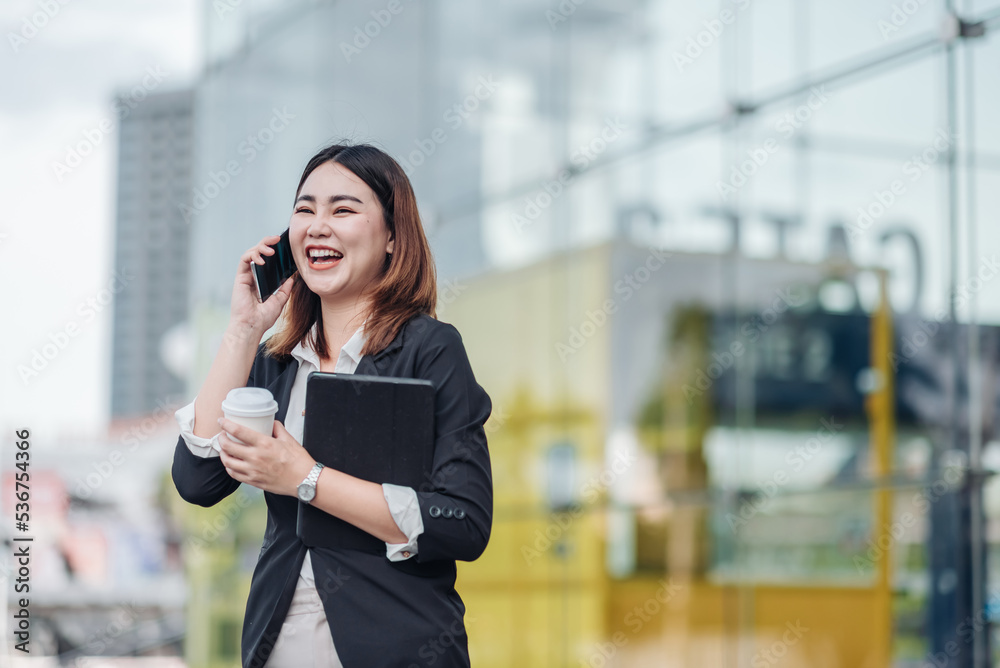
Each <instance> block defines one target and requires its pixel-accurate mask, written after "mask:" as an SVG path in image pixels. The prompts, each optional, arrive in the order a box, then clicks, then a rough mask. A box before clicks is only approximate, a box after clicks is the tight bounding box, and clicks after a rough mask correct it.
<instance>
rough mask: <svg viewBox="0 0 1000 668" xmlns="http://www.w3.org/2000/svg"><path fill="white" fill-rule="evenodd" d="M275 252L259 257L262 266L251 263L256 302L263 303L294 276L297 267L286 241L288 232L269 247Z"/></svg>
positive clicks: (283, 233)
mask: <svg viewBox="0 0 1000 668" xmlns="http://www.w3.org/2000/svg"><path fill="white" fill-rule="evenodd" d="M268 245H269V246H271V248H273V249H274V250H275V252H274V254H272V255H263V254H262V255H261V257H262V258H264V264H257V263H256V262H255V263H253V279H254V283H255V284H256V285H257V301H260V302H264V301H267V298H268V297H270V296H271V295H273V294H274V293H275V292H277V291H278V288H280V287H281V284H282V283H284V282H285V280H286V279H287V278H288V277H289V276H291V275H292V274H294V273H295V272H296V270H297V269H298V267H296V266H295V258H293V257H292V245H291V243H290V242H289V241H288V230H287V229H286V230H285V231H284V232H282V233H281V238H280V239H278V243H277V244H274V245H271V244H268Z"/></svg>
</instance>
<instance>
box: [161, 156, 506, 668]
mask: <svg viewBox="0 0 1000 668" xmlns="http://www.w3.org/2000/svg"><path fill="white" fill-rule="evenodd" d="M292 209H293V210H292V213H291V219H290V221H289V242H290V244H291V248H292V256H293V258H294V259H295V264H296V266H297V268H298V271H297V272H296V273H295V274H294V275H293V276H292V277H291V278H289V279H287V280H286V281H285V283H284V284H283V285H282V287H281V288H280V289H279V290H278V291H277V292H275V293H274V294H273V295H272V297H271V298H269V299H267V300H266V301H264V302H258V301H257V299H256V295H255V294H254V292H253V283H252V279H251V274H250V271H251V267H250V265H251V264H252V263H257V264H260V263H262V262H263V258H262V256H263V255H264V254H269V255H270V254H273V253H274V252H275V251H274V249H273V248H272V247H271V246H269V245H268V242H272V243H273V241H274V239H275V237H266V238H265V239H263V240H261V242H260V243H259V244H258V245H257V246H255V247H253V248H251V249H249V250H248V251H247V252H246V253H244V254H243V256H242V257H241V258H240V263H239V265H238V269H237V276H236V281H235V283H234V286H233V298H232V306H231V315H230V325H229V327H228V328H227V330H226V335H225V340H224V345H222V346H220V348H219V352H218V353H217V355H216V358H215V361H214V362H213V365H212V368H211V369H210V371H209V374H208V377H207V378H206V379H205V383H204V385H203V386H202V389H201V392H199V394H198V396H197V397H196V398H195V400H194V401H193V402H192V403H191V404H189V405H188V406H185V407H184V408H182V409H180V410H178V411H177V414H176V417H177V421H178V424H179V425H180V427H181V435H180V438H179V439H178V442H177V447H176V449H175V451H174V463H173V469H172V476H173V480H174V484H175V485H176V487H177V490H178V492H179V493H180V495H181V497H182V498H183V499H185V500H186V501H188V502H190V503H195V504H198V505H202V506H212V505H215V504H216V503H218V502H219V501H221V500H222V499H224V498H225V497H226V496H228V495H229V494H231V493H232V492H233V491H235V490H236V489H237V488H238V487H239V486H240V484H241V483H246V484H249V485H253V486H255V487H258V488H260V489H261V490H263V491H264V498H265V501H266V503H267V508H268V513H267V528H266V531H265V536H264V543H263V545H262V547H261V552H260V556H259V558H258V562H257V566H256V568H255V569H254V574H253V578H252V580H251V585H250V595H249V598H248V599H247V613H246V619H245V621H244V625H243V639H242V646H243V665H244V666H245V667H247V668H249V667H250V666H257V668H260V667H261V666H266V667H267V668H283V667H285V666H295V667H296V668H300V667H307V666H333V667H337V666H344V665H346V666H360V665H363V666H369V667H378V666H384V667H386V668H388V667H389V666H398V665H403V664H404V663H406V662H409V661H411V660H413V658H414V657H416V656H421V657H426V656H428V652H431V655H430V656H433V658H434V660H435V661H436V660H437V659H440V660H441V663H440V664H439V665H447V666H456V667H460V666H468V665H469V655H468V637H467V636H466V633H465V625H464V615H465V605H464V603H463V601H462V599H461V597H460V596H459V595H458V592H457V591H456V590H455V580H456V573H457V571H456V566H455V562H456V560H463V561H473V560H475V559H478V558H479V556H480V555H481V554H482V553H483V551H484V550H485V549H486V545H487V543H488V541H489V537H490V532H491V528H492V521H493V482H492V472H491V466H490V456H489V451H488V448H487V443H486V434H485V429H484V425H485V423H486V420H487V419H488V418H489V416H490V413H491V412H492V403H491V401H490V398H489V395H487V393H486V391H485V390H483V388H482V387H481V386H480V385H479V384H478V383H477V382H476V379H475V376H474V375H473V372H472V368H471V366H470V364H469V359H468V356H467V354H466V351H465V347H464V344H463V342H462V337H461V335H460V334H459V333H458V330H457V329H456V328H455V327H454V326H452V325H450V324H447V323H443V322H440V321H438V320H437V319H436V317H435V302H436V285H435V281H436V277H435V272H434V262H433V258H432V257H431V253H430V247H429V245H428V243H427V239H426V237H425V235H424V231H423V227H422V225H421V223H420V217H419V214H418V212H417V205H416V198H415V196H414V194H413V189H412V187H411V186H410V182H409V180H408V179H407V178H406V175H405V174H404V173H403V171H402V170H401V168H400V167H399V165H398V164H397V163H396V162H395V160H393V159H392V158H391V157H389V156H388V155H386V154H385V153H384V152H382V151H380V150H379V149H376V148H374V147H372V146H368V145H343V144H337V145H334V146H330V147H327V148H325V149H323V150H322V151H320V152H319V153H318V154H316V155H315V156H314V157H313V158H312V159H311V160H310V161H309V163H308V164H307V165H306V168H305V170H304V172H303V174H302V178H301V180H300V181H299V186H298V189H297V190H296V193H295V198H294V200H293V207H292ZM279 316H283V318H284V320H283V322H282V324H281V326H280V327H279V328H278V331H277V333H276V334H275V335H273V336H272V337H271V338H269V339H268V340H267V341H266V342H264V343H260V340H261V338H262V336H263V334H264V332H266V331H267V330H268V329H269V328H270V327H271V326H272V325H274V323H275V322H276V321H277V319H278V317H279ZM314 371H333V372H336V373H343V374H347V373H358V374H360V375H376V376H395V377H400V378H416V379H423V380H427V381H430V382H431V384H432V385H433V386H434V389H435V401H434V444H433V448H434V455H433V465H432V469H431V471H430V472H429V473H428V480H432V481H434V482H433V485H424V486H421V489H420V490H419V492H418V491H417V490H416V489H413V488H411V487H405V486H401V485H394V484H390V483H388V482H384V481H380V480H364V479H361V478H358V477H354V476H351V475H349V474H347V473H344V472H343V471H339V470H336V469H335V468H333V467H331V466H322V464H321V463H320V462H317V461H316V460H315V459H313V457H312V456H311V455H310V454H309V453H308V452H307V451H306V450H305V448H303V447H302V445H301V443H302V434H303V426H304V415H303V414H304V411H303V408H304V406H305V393H306V381H307V379H308V376H309V374H311V373H312V372H314ZM243 386H247V387H260V388H265V389H267V390H269V391H270V392H271V393H272V394H273V396H274V398H275V399H276V400H277V402H278V411H277V415H276V416H275V421H274V429H273V433H272V435H266V434H260V433H257V432H255V431H253V430H251V429H248V428H245V427H243V426H241V425H239V424H236V423H234V422H232V421H231V420H226V419H224V418H222V410H221V403H222V400H223V399H224V398H225V397H226V395H227V394H228V393H229V391H230V390H232V389H234V388H236V387H243ZM329 409H330V411H333V412H335V411H336V410H337V406H330V408H329ZM347 417H348V416H345V419H346V418H347ZM220 426H221V427H222V429H223V431H221V432H220V431H218V428H219V427H220ZM237 439H238V440H237ZM414 447H418V444H414ZM302 503H307V504H311V505H313V506H315V507H316V508H318V509H319V510H321V511H323V512H326V513H329V514H331V515H334V516H336V517H338V518H340V519H342V520H344V521H346V522H349V523H351V524H353V525H354V526H356V527H358V528H359V529H361V530H362V531H364V532H366V533H367V534H370V536H371V537H372V538H371V540H370V541H369V542H367V543H365V544H364V546H362V547H358V546H353V545H352V546H351V547H350V548H347V547H344V548H342V549H334V548H323V547H313V548H307V547H306V546H305V544H303V542H302V541H301V540H300V539H299V537H298V536H297V535H296V523H297V516H298V508H299V504H302ZM314 566H315V568H314ZM444 636H447V637H449V638H451V643H450V644H449V645H448V646H447V647H444V648H442V647H440V646H439V645H438V644H437V643H438V641H439V639H440V638H442V637H444Z"/></svg>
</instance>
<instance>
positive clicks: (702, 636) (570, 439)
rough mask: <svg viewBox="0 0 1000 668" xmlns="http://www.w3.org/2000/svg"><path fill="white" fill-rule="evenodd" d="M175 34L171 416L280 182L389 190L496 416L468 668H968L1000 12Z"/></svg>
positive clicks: (338, 14)
mask: <svg viewBox="0 0 1000 668" xmlns="http://www.w3.org/2000/svg"><path fill="white" fill-rule="evenodd" d="M203 11H204V17H203V18H204V24H205V40H206V49H205V53H206V70H205V73H204V77H203V80H202V81H201V82H200V84H199V86H198V90H197V93H196V101H195V113H194V164H195V167H194V172H193V174H194V176H193V183H194V188H193V189H192V191H191V197H190V201H185V202H182V203H178V204H179V207H180V208H181V210H182V212H183V213H184V215H185V217H186V219H187V221H188V222H189V223H190V225H191V239H192V242H191V244H192V245H191V253H190V255H191V272H192V273H191V276H190V286H191V287H190V294H189V301H190V306H191V312H192V314H193V318H194V325H195V331H196V332H197V336H198V348H197V350H198V367H197V370H196V374H195V375H196V377H195V378H192V379H191V383H192V384H191V387H192V388H197V387H199V386H200V383H201V381H202V380H203V378H204V375H205V374H206V373H207V370H208V368H209V365H210V364H211V360H212V355H213V354H214V350H215V347H216V346H217V345H218V341H219V336H220V335H221V332H222V329H223V327H224V325H225V322H226V319H227V318H228V312H229V296H230V293H231V290H232V282H233V275H234V273H233V272H234V270H235V265H236V260H237V258H238V257H239V255H240V254H241V253H242V252H243V251H244V250H245V249H246V248H249V247H250V246H252V245H253V244H255V243H257V242H258V241H259V240H260V239H261V238H262V237H263V236H265V235H269V234H276V233H279V232H280V231H281V230H283V229H284V228H285V227H286V226H287V222H288V218H289V216H290V214H291V205H292V198H293V195H294V190H295V187H296V185H297V183H298V178H299V176H300V175H301V171H302V169H303V167H304V165H305V163H306V161H307V159H308V158H309V157H310V156H311V155H312V154H313V153H314V152H315V151H316V150H318V149H319V148H320V147H321V146H322V145H324V144H326V143H328V142H331V141H334V140H339V139H348V140H354V141H370V142H373V143H375V144H376V145H379V146H380V147H382V148H384V149H385V150H386V151H388V152H389V153H390V154H392V155H393V156H394V157H396V159H397V160H398V161H399V162H400V163H401V164H402V165H403V166H404V169H405V170H406V171H407V173H408V174H409V176H410V178H411V180H412V182H413V184H414V187H415V190H416V192H417V196H418V200H419V203H420V207H421V214H422V217H423V220H424V224H425V228H426V230H427V232H428V236H429V239H430V240H431V244H432V248H433V251H434V254H435V258H436V261H437V267H438V281H439V286H438V287H439V291H440V298H439V303H440V305H439V317H440V319H442V320H445V321H448V322H453V323H454V324H455V325H456V326H457V327H458V328H459V329H460V331H462V333H463V338H464V340H465V343H466V347H467V349H468V350H469V353H470V358H471V360H472V364H473V368H474V370H475V371H476V374H477V378H478V379H479V380H480V382H481V383H482V384H483V386H484V387H485V388H486V389H487V391H488V392H489V393H490V395H491V398H492V399H493V402H494V408H495V410H494V415H493V417H491V421H490V423H489V424H488V431H489V434H490V448H491V454H492V456H493V460H494V486H495V495H496V496H495V509H494V511H495V521H494V534H493V537H492V538H491V545H490V548H488V550H487V552H486V554H485V555H484V556H483V557H482V558H481V559H480V560H478V561H476V562H473V563H469V564H465V563H460V578H459V580H460V581H459V592H460V593H461V594H462V596H463V598H464V599H465V600H466V603H467V605H468V615H469V618H470V619H471V618H475V619H476V620H477V621H475V622H474V623H469V621H468V620H467V626H468V629H469V634H470V650H471V652H472V655H473V662H474V664H475V665H479V666H510V665H521V666H529V665H530V666H569V665H574V666H576V665H587V666H612V665H614V666H651V665H657V666H660V665H662V666H689V665H705V666H715V665H718V666H732V667H737V666H740V667H742V666H754V667H756V666H763V665H767V666H771V665H786V666H851V667H854V666H890V665H897V666H923V665H940V666H985V665H992V663H991V661H994V658H993V657H994V656H1000V647H998V643H996V642H995V641H994V640H993V631H992V626H991V622H992V619H993V616H994V615H995V614H996V613H995V611H996V608H997V605H998V604H1000V596H998V593H1000V583H998V580H997V567H998V566H1000V564H998V563H997V558H998V556H1000V553H998V552H997V543H998V541H1000V533H998V531H1000V496H998V495H1000V488H998V487H997V486H996V481H995V480H994V479H993V478H992V471H993V469H994V468H1000V436H998V434H997V430H996V429H997V424H998V423H997V415H998V413H997V409H998V408H1000V402H998V396H997V395H998V392H997V390H998V387H1000V386H998V369H1000V360H998V357H1000V334H998V329H997V326H998V325H1000V279H998V280H994V279H995V277H996V275H997V274H998V273H1000V264H998V251H1000V225H998V224H997V221H996V212H997V211H998V210H1000V125H998V124H997V123H996V122H994V121H991V120H990V119H991V118H995V117H994V116H993V112H990V111H989V110H990V109H996V108H997V106H998V103H1000V75H998V72H1000V38H998V30H1000V3H998V2H996V1H995V0H977V1H972V2H942V1H941V0H903V1H897V2H863V1H861V0H847V1H845V2H838V3H824V2H817V1H815V0H795V1H793V0H733V1H732V2H729V1H724V2H718V3H716V2H661V1H659V0H616V1H613V2H612V1H611V0H562V1H561V2H556V1H555V0H553V1H552V2H534V1H532V2H529V1H528V0H512V1H511V2H504V3H487V2H469V1H464V2H460V1H458V0H425V1H423V2H419V3H418V2H413V1H412V0H389V1H379V0H376V1H374V2H359V3H345V2H297V3H295V2H287V3H279V2H251V1H250V0H244V1H243V2H241V3H232V2H208V1H206V2H205V3H204V10H203ZM251 542H252V541H251ZM247 549H248V550H249V551H251V552H254V553H255V551H256V547H255V546H254V545H250V547H249V548H247ZM244 561H249V562H251V563H252V561H253V560H252V559H249V560H244ZM234 605H235V606H236V607H238V605H236V603H235V602H234ZM233 637H234V638H236V639H237V640H238V637H236V636H233Z"/></svg>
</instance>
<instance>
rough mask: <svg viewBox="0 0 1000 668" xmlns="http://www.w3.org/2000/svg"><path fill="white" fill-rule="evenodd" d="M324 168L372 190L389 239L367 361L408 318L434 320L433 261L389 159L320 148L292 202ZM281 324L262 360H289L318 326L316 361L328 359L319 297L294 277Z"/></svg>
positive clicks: (343, 147) (350, 147) (371, 150)
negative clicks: (335, 168) (336, 167)
mask: <svg viewBox="0 0 1000 668" xmlns="http://www.w3.org/2000/svg"><path fill="white" fill-rule="evenodd" d="M327 162H335V163H337V164H340V165H343V166H344V167H345V168H347V169H348V170H350V171H351V172H352V173H354V174H355V175H356V176H357V177H358V178H359V179H361V180H362V181H364V182H365V184H366V185H367V186H368V187H369V188H371V189H372V192H374V193H375V195H376V196H377V197H378V201H379V204H381V206H382V218H383V219H384V220H385V224H386V226H387V227H388V229H389V233H390V234H391V235H392V236H393V237H394V239H395V241H394V242H393V249H392V250H393V252H392V253H386V256H385V264H384V265H383V267H382V273H381V275H380V277H379V279H378V283H377V284H376V286H375V289H374V291H373V298H372V307H371V311H370V312H369V313H368V314H367V317H368V322H367V324H366V325H365V336H366V338H367V340H366V341H365V345H364V348H362V350H361V354H362V355H372V354H374V353H377V352H378V351H380V350H382V349H383V348H385V347H386V346H387V345H389V343H390V342H392V340H393V339H394V338H395V337H396V335H397V334H398V332H399V329H400V327H402V326H403V323H405V322H406V321H407V320H409V319H410V318H411V317H412V316H414V315H416V314H418V313H426V314H428V315H430V316H431V317H432V318H437V314H436V306H437V274H436V270H435V268H434V258H433V257H432V255H431V249H430V245H429V244H428V243H427V237H426V236H425V235H424V228H423V225H422V224H421V222H420V213H419V212H418V211H417V198H416V196H415V195H414V194H413V186H411V185H410V180H409V179H408V178H407V177H406V174H405V173H404V172H403V169H402V168H401V167H400V166H399V163H397V162H396V161H395V160H394V159H393V158H392V156H390V155H388V154H387V153H385V152H384V151H382V150H381V149H378V148H375V147H374V146H372V145H370V144H348V143H337V144H333V145H331V146H327V147H325V148H323V149H322V150H321V151H320V152H319V153H317V154H316V155H314V156H313V157H312V158H311V159H310V160H309V162H308V163H307V164H306V168H305V170H304V171H303V172H302V178H301V179H299V186H298V188H297V189H296V190H295V199H298V196H299V194H300V192H301V191H302V185H303V184H304V183H305V182H306V179H307V178H309V175H310V174H312V172H313V170H314V169H316V168H317V167H319V166H320V165H322V164H324V163H327ZM295 199H293V200H292V201H293V203H294V201H295ZM282 318H283V324H282V326H281V327H280V328H279V330H278V331H277V332H276V333H275V334H274V335H273V336H271V337H270V338H269V339H268V340H267V341H266V342H265V350H266V351H267V354H269V355H274V356H279V357H283V356H287V355H290V354H291V352H292V349H293V348H295V346H296V345H297V344H298V343H300V342H304V339H305V337H306V335H307V334H308V333H309V330H310V329H311V328H312V326H313V324H315V323H317V322H318V323H319V327H317V328H316V337H315V340H314V341H312V346H313V349H314V350H315V351H316V353H317V354H318V355H319V357H320V358H321V359H327V358H330V357H331V351H330V347H329V345H328V344H327V341H326V335H325V332H324V331H323V311H322V307H321V300H320V297H319V295H317V294H316V293H315V292H313V291H312V290H310V289H309V286H307V285H306V283H305V281H304V280H302V277H301V275H300V274H299V273H298V272H296V273H295V275H294V279H293V285H292V292H291V294H290V295H289V298H288V303H287V304H285V308H284V310H283V311H282ZM335 352H336V351H335Z"/></svg>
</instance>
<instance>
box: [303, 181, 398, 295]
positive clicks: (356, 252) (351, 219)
mask: <svg viewBox="0 0 1000 668" xmlns="http://www.w3.org/2000/svg"><path fill="white" fill-rule="evenodd" d="M389 237H390V235H389V230H388V228H387V227H386V224H385V220H384V218H383V216H382V206H381V205H380V204H379V201H378V197H377V196H376V195H375V193H374V192H372V189H371V188H369V187H368V185H367V184H365V182H364V181H362V180H361V179H359V178H358V177H357V176H355V174H354V173H353V172H351V171H350V170H348V169H347V168H346V167H344V166H343V165H340V164H337V163H335V162H325V163H323V164H322V165H320V166H319V167H317V168H316V169H314V170H313V171H312V173H311V174H309V176H308V178H306V181H305V183H303V184H302V189H301V190H300V191H299V196H298V198H297V199H296V201H295V207H294V210H293V213H292V218H291V221H290V222H289V241H290V242H291V246H292V256H293V257H294V258H295V264H296V265H297V266H298V268H299V274H300V275H301V276H302V280H304V281H305V282H306V285H307V286H308V287H309V289H310V290H312V291H313V292H315V293H316V294H317V295H319V296H320V297H321V298H323V299H324V300H325V299H326V298H328V297H332V298H334V299H336V300H337V301H341V300H342V299H343V300H354V299H356V298H357V297H358V296H359V295H360V294H361V293H362V290H363V289H365V286H366V285H367V286H368V287H369V288H370V287H372V286H373V285H374V283H375V279H376V278H377V276H378V275H379V274H380V272H381V269H382V266H383V264H384V262H385V254H386V253H387V252H389V253H391V252H392V245H393V241H392V239H390V238H389ZM312 250H316V251H322V252H323V254H324V255H325V256H326V257H313V256H314V255H315V253H313V252H312ZM331 250H332V251H338V252H339V253H340V254H341V255H342V257H340V258H338V259H334V258H335V257H336V255H337V253H334V254H333V256H330V255H331V253H330V251H331Z"/></svg>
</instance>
